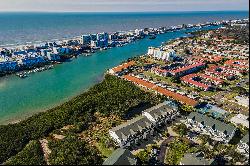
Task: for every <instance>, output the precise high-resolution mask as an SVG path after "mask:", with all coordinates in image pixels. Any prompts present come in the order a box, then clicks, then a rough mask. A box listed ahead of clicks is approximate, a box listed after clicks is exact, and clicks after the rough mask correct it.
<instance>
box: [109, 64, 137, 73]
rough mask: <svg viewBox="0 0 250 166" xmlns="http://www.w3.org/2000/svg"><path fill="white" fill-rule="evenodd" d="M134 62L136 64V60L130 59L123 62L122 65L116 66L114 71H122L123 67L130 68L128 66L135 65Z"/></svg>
mask: <svg viewBox="0 0 250 166" xmlns="http://www.w3.org/2000/svg"><path fill="white" fill-rule="evenodd" d="M134 64H135V62H134V61H130V62H128V63H124V64H122V65H120V66H117V67H114V68H113V69H112V70H113V71H114V72H120V71H122V70H123V69H126V68H128V67H130V66H133V65H134Z"/></svg>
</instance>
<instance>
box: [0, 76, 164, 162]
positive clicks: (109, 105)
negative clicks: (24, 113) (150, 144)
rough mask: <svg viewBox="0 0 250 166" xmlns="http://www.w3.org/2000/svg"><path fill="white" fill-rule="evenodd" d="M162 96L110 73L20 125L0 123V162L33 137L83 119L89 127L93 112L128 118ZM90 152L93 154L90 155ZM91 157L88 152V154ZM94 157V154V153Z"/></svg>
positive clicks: (92, 119)
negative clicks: (67, 99) (75, 95)
mask: <svg viewBox="0 0 250 166" xmlns="http://www.w3.org/2000/svg"><path fill="white" fill-rule="evenodd" d="M159 102H160V98H159V97H157V96H153V95H152V94H151V93H146V92H144V91H141V90H140V89H139V88H138V87H136V86H135V85H133V84H132V83H130V82H127V81H124V80H121V79H118V78H116V77H114V76H110V75H107V76H106V77H105V79H104V81H103V82H101V83H99V84H97V85H95V86H94V87H92V88H90V90H89V91H87V92H85V93H83V94H81V95H79V96H77V97H75V98H73V99H72V100H70V101H68V102H66V103H64V104H62V105H60V106H57V107H55V108H53V109H50V110H48V111H46V112H42V113H39V114H37V115H34V116H32V117H30V118H28V119H27V120H24V121H22V122H20V123H17V124H9V125H2V126H0V133H1V134H0V154H1V155H0V163H2V162H4V161H6V160H7V159H8V158H10V157H11V156H14V155H16V154H17V153H18V152H20V151H21V150H22V149H23V148H24V147H25V145H26V144H28V143H29V141H30V140H37V139H40V138H42V137H46V136H48V135H49V134H50V133H51V132H52V131H53V130H56V129H60V128H62V127H63V126H66V125H71V124H77V123H79V122H81V123H82V124H84V125H82V126H80V127H82V128H84V129H86V128H87V127H88V123H89V122H93V121H95V117H94V116H93V114H94V113H95V112H99V113H100V114H101V115H102V116H107V115H110V114H115V115H118V116H120V117H126V115H127V114H128V113H131V110H133V108H136V107H137V106H138V105H140V104H143V105H146V104H157V103H159ZM89 155H91V154H89ZM85 157H86V158H88V154H86V156H85ZM93 157H94V156H93Z"/></svg>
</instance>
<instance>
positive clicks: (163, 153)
mask: <svg viewBox="0 0 250 166" xmlns="http://www.w3.org/2000/svg"><path fill="white" fill-rule="evenodd" d="M174 138H175V137H173V136H170V137H168V138H167V139H166V140H164V141H163V142H162V144H161V146H160V154H159V156H158V157H157V158H158V160H159V161H160V162H161V163H164V160H165V156H166V150H167V145H168V144H169V143H170V142H172V141H173V140H174Z"/></svg>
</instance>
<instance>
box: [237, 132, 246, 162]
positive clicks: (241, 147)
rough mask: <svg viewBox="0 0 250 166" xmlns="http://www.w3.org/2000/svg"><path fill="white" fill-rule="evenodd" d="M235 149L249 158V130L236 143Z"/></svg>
mask: <svg viewBox="0 0 250 166" xmlns="http://www.w3.org/2000/svg"><path fill="white" fill-rule="evenodd" d="M237 150H238V151H239V152H240V153H241V154H243V155H245V156H246V157H247V158H249V132H248V133H247V134H246V135H245V136H244V137H243V138H242V139H241V140H240V142H239V143H238V145H237Z"/></svg>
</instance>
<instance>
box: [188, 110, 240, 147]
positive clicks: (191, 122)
mask: <svg viewBox="0 0 250 166" xmlns="http://www.w3.org/2000/svg"><path fill="white" fill-rule="evenodd" d="M185 124H186V126H187V127H188V128H190V129H192V130H194V131H196V132H198V133H201V134H205V135H209V136H210V137H211V138H212V139H213V140H216V141H220V142H224V143H228V142H229V141H230V140H231V139H232V137H233V136H234V134H235V130H236V128H235V127H234V126H233V125H230V124H226V123H223V122H221V121H219V120H216V119H213V118H211V117H208V116H206V115H203V114H200V113H198V112H192V113H191V114H190V115H189V116H188V117H187V119H186V121H185Z"/></svg>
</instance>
